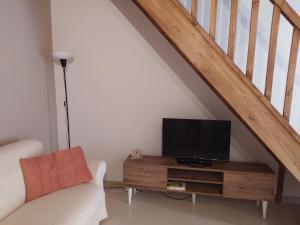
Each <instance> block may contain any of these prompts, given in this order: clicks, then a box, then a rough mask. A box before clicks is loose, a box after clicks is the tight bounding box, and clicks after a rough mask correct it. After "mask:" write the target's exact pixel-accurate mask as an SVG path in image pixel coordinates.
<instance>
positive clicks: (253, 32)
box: [246, 0, 259, 81]
mask: <svg viewBox="0 0 300 225" xmlns="http://www.w3.org/2000/svg"><path fill="white" fill-rule="evenodd" d="M258 11H259V0H253V1H252V10H251V23H250V31H249V45H248V58H247V70H246V75H247V77H248V78H249V79H250V80H251V81H252V78H253V67H254V57H255V45H256V36H257V22H258Z"/></svg>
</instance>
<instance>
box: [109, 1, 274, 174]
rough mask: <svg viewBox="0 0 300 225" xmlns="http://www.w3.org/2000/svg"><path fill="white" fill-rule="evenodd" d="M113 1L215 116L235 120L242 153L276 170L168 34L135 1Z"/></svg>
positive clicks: (237, 143)
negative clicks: (155, 25)
mask: <svg viewBox="0 0 300 225" xmlns="http://www.w3.org/2000/svg"><path fill="white" fill-rule="evenodd" d="M111 2H112V3H113V4H114V5H115V6H116V7H117V8H118V9H119V11H120V12H121V13H122V14H123V15H124V16H125V18H126V19H127V20H128V21H129V23H130V24H132V25H133V26H134V28H135V29H136V30H137V31H139V33H140V34H141V35H142V36H143V38H144V39H145V40H146V41H147V42H148V43H149V44H150V45H151V47H152V48H153V49H154V50H155V51H156V53H157V54H158V55H159V56H160V57H161V58H162V59H163V60H164V61H165V62H166V63H167V64H168V66H169V67H170V68H171V69H172V70H173V71H174V73H175V74H176V75H177V76H178V77H179V78H180V80H182V82H183V83H184V84H185V85H186V86H187V87H188V88H189V89H190V90H191V92H192V93H193V94H194V95H195V96H196V97H197V98H198V99H199V100H200V101H201V102H202V103H203V104H204V105H205V106H206V107H207V109H208V110H209V111H210V112H211V113H212V115H213V116H214V117H215V118H218V119H227V120H231V121H232V136H233V139H234V141H233V142H232V145H233V147H234V148H235V149H238V150H239V154H241V157H242V158H243V159H245V160H253V161H262V162H267V163H268V164H269V165H270V166H271V167H272V168H273V169H274V170H276V169H277V163H276V161H275V160H274V159H273V158H272V157H271V156H270V155H269V154H268V153H267V151H262V150H263V149H265V148H264V147H263V146H262V144H260V142H259V141H258V140H257V139H256V138H255V137H254V136H253V135H252V134H251V133H250V132H249V131H248V129H247V128H246V127H245V126H244V125H243V124H242V123H241V122H240V121H239V119H238V118H237V117H236V116H234V114H233V113H232V112H231V111H230V110H229V109H228V108H227V107H226V106H225V105H224V103H223V102H222V101H221V100H220V99H219V98H218V97H217V95H216V94H214V92H213V91H212V90H211V89H210V88H209V86H208V85H207V84H206V83H205V82H204V81H203V80H202V79H200V78H199V76H198V75H197V73H196V72H195V71H194V70H193V68H192V67H191V66H190V65H189V64H188V63H187V62H186V61H185V60H184V59H183V57H181V56H180V55H179V54H178V52H177V51H176V50H175V49H174V48H173V47H171V45H170V43H169V42H168V41H167V40H166V38H164V37H163V36H162V35H161V34H160V33H159V32H158V31H157V29H156V28H155V27H154V26H153V25H152V24H151V22H150V21H149V20H148V19H147V18H146V17H145V15H144V14H143V13H142V12H141V11H140V10H139V9H138V7H137V6H135V5H134V3H133V2H131V1H124V0H111ZM241 146H242V147H241ZM245 150H246V151H245Z"/></svg>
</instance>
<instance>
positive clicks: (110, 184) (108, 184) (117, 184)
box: [104, 180, 124, 189]
mask: <svg viewBox="0 0 300 225" xmlns="http://www.w3.org/2000/svg"><path fill="white" fill-rule="evenodd" d="M123 187H124V185H123V182H122V181H114V180H104V188H107V189H110V188H123Z"/></svg>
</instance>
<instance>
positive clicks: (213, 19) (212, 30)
mask: <svg viewBox="0 0 300 225" xmlns="http://www.w3.org/2000/svg"><path fill="white" fill-rule="evenodd" d="M217 10H218V0H211V5H210V26H209V35H210V36H211V37H212V38H213V39H214V40H215V39H216V27H217Z"/></svg>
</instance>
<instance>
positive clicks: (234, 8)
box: [227, 0, 239, 60]
mask: <svg viewBox="0 0 300 225" xmlns="http://www.w3.org/2000/svg"><path fill="white" fill-rule="evenodd" d="M238 4H239V1H238V0H235V1H231V9H230V25H229V36H228V51H227V55H228V56H229V58H230V59H232V60H233V58H234V48H235V39H236V25H237V14H238Z"/></svg>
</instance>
